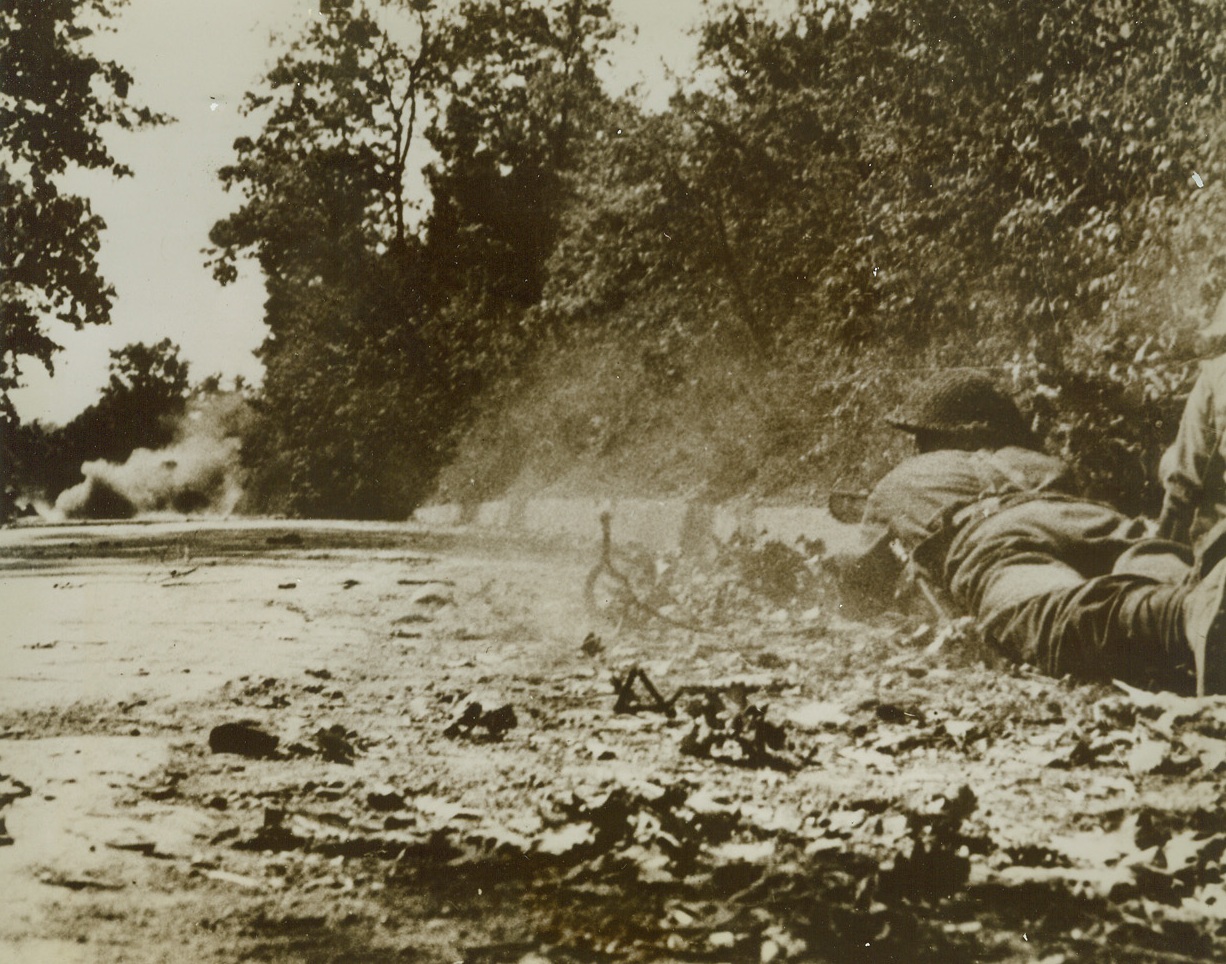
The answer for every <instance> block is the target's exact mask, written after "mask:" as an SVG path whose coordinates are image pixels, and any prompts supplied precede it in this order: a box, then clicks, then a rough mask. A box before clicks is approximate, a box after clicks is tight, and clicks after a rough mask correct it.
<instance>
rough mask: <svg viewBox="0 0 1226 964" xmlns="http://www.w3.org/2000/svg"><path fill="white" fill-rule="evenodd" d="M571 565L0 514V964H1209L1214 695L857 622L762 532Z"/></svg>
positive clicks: (272, 527) (400, 534)
mask: <svg viewBox="0 0 1226 964" xmlns="http://www.w3.org/2000/svg"><path fill="white" fill-rule="evenodd" d="M595 561H596V560H595V559H594V558H592V556H591V555H590V554H584V553H579V552H576V551H573V550H570V551H566V550H559V549H557V548H556V547H555V548H554V549H552V550H549V549H546V548H545V547H541V546H528V545H524V544H511V543H507V542H494V541H491V540H489V539H488V538H487V539H485V540H478V539H476V538H475V537H461V536H454V535H450V536H448V535H441V534H438V533H428V532H420V531H412V530H410V529H407V528H405V527H392V526H356V525H350V526H342V525H330V526H329V525H319V524H316V525H310V524H304V525H291V524H285V523H277V524H263V525H259V524H254V523H251V524H213V525H204V524H178V525H169V524H150V525H125V526H88V527H75V528H62V527H45V528H19V529H10V530H5V531H3V532H0V612H3V614H4V616H3V623H2V628H0V651H2V652H0V655H2V657H3V658H2V662H0V816H2V817H3V820H4V827H3V828H2V829H0V844H2V846H0V894H3V899H4V904H5V913H4V914H3V915H0V960H6V961H7V960H12V961H21V962H26V961H31V962H35V961H55V962H60V961H91V962H92V961H132V962H145V961H192V962H195V961H202V962H208V961H299V960H301V961H346V962H348V961H385V960H386V961H391V960H398V961H399V960H404V961H436V960H437V961H460V960H468V961H597V960H599V961H623V960H632V961H639V960H712V961H718V960H730V961H762V962H769V961H774V960H840V961H841V960H866V961H877V960H890V961H925V960H927V961H942V962H944V961H972V960H973V961H989V960H1001V961H1046V962H1056V961H1083V960H1101V961H1151V960H1152V961H1171V960H1212V959H1215V958H1216V959H1222V958H1223V957H1224V956H1226V886H1224V884H1226V882H1224V874H1223V868H1222V855H1223V852H1224V851H1226V811H1224V810H1223V798H1224V793H1223V778H1222V775H1221V774H1222V773H1223V772H1224V768H1226V703H1223V702H1216V701H1203V702H1199V703H1198V702H1197V701H1194V700H1180V699H1177V698H1174V697H1170V696H1152V695H1149V694H1143V693H1130V692H1127V691H1125V690H1123V689H1120V688H1113V687H1106V686H1072V685H1069V684H1067V683H1062V682H1059V681H1053V680H1048V679H1043V678H1039V677H1036V676H1033V675H1030V674H1028V673H1026V672H1022V671H1017V670H1010V669H1007V668H999V667H997V668H990V667H985V666H984V665H982V664H981V662H980V660H979V658H978V656H977V654H976V653H975V652H974V650H973V648H972V647H970V646H969V645H968V644H966V643H964V642H961V641H959V640H958V639H957V638H956V637H955V638H950V639H945V638H944V636H943V635H942V634H940V633H937V634H935V635H934V633H933V632H932V631H931V630H929V629H927V628H925V627H924V626H922V625H921V624H920V621H919V620H918V618H916V617H898V618H893V619H885V620H878V621H876V622H874V623H873V624H871V625H870V624H867V623H856V622H851V621H849V620H847V619H844V618H842V617H840V615H839V613H838V611H837V609H836V608H835V607H834V605H833V604H832V603H831V602H830V601H829V600H828V599H826V598H825V597H823V596H822V595H821V593H820V585H819V584H816V583H813V582H812V581H806V580H804V579H800V580H798V581H797V583H796V586H795V588H797V589H798V590H799V593H798V595H797V597H796V598H795V599H786V598H783V597H782V595H781V592H780V582H781V580H780V579H779V578H776V577H778V576H779V574H780V572H781V571H782V572H784V575H787V576H789V578H790V577H791V576H792V575H795V573H794V572H792V571H791V570H789V569H788V565H790V561H789V558H788V557H787V555H786V554H785V553H784V554H780V553H775V554H774V555H772V554H771V553H769V552H768V553H757V554H755V553H752V552H748V551H741V552H740V554H739V555H737V556H736V557H735V558H732V557H729V558H721V559H720V560H718V561H717V563H711V564H709V565H707V566H706V567H704V568H700V569H693V568H690V567H685V566H682V567H676V568H674V569H673V570H671V571H669V572H667V573H665V574H664V575H662V576H659V577H658V581H660V582H661V583H663V584H664V585H665V586H666V588H667V589H669V591H670V592H671V594H672V596H671V599H673V600H676V599H678V598H679V599H681V601H682V603H683V605H682V606H681V607H680V608H675V609H674V608H664V612H665V614H666V615H668V616H669V617H670V619H671V621H667V620H663V619H659V618H654V617H651V616H644V615H643V613H642V612H634V611H630V612H627V611H626V610H625V609H624V607H622V606H619V605H617V604H616V602H615V597H616V596H617V594H618V593H619V592H620V590H619V588H618V586H617V585H615V584H612V583H610V582H609V581H608V579H607V578H606V579H605V581H604V582H603V583H600V582H598V584H597V585H596V586H595V596H596V599H597V603H598V606H599V608H600V610H601V611H600V612H597V613H592V612H591V611H590V610H589V609H586V608H585V606H584V600H583V588H584V579H585V575H586V574H587V572H588V571H589V570H590V568H591V567H592V565H593V563H594V562H595ZM626 565H629V562H628V561H627V562H626ZM634 571H635V575H636V578H638V579H641V580H643V582H641V583H640V584H639V586H640V590H639V591H640V595H641V596H643V597H644V598H646V596H647V595H648V592H649V587H647V586H646V582H647V581H650V579H651V578H652V576H651V575H650V574H651V572H652V569H651V567H650V565H648V566H647V567H646V568H644V569H642V571H641V572H640V570H639V569H635V570H634ZM783 581H785V582H786V580H783ZM653 599H654V602H653V605H655V606H656V607H657V608H660V607H668V606H669V603H670V598H669V597H668V596H666V595H657V596H656V597H653ZM610 600H614V602H612V603H611V602H610ZM771 600H773V601H771ZM681 623H698V624H700V629H701V630H702V631H700V630H699V629H695V628H692V627H691V628H685V627H683V626H681V625H679V624H681ZM589 633H594V634H595V636H594V637H589V635H588V634H589ZM596 637H598V638H596ZM635 668H637V669H639V670H641V671H642V675H641V676H640V675H639V674H634V679H632V680H631V684H632V685H630V686H625V687H622V689H623V690H624V692H622V695H621V709H622V710H625V711H626V712H615V709H617V703H618V690H617V687H616V686H615V683H616V682H619V681H620V682H624V681H625V680H626V678H627V676H628V675H629V674H630V672H631V670H633V669H635ZM643 677H645V678H646V681H644V679H643ZM649 684H650V685H649ZM651 686H654V687H655V688H656V689H657V690H658V691H659V692H660V693H661V694H662V695H663V696H664V697H665V698H669V697H671V696H672V695H673V694H674V693H675V692H676V691H677V690H679V689H682V688H684V689H682V692H681V694H680V695H679V696H678V698H677V699H676V700H675V702H670V703H669V704H668V705H667V706H666V705H663V704H662V703H661V702H659V701H657V700H656V697H655V695H654V694H653V693H652V691H651ZM478 703H479V708H477V706H476V704H478ZM237 723H244V724H246V728H241V727H240V728H235V727H230V728H225V727H223V729H222V730H215V728H217V727H219V726H223V725H224V724H237ZM211 735H212V736H213V739H214V741H217V740H221V739H224V738H225V737H226V736H230V737H231V739H232V740H237V742H232V743H230V744H225V743H218V744H217V746H216V749H219V750H238V751H240V752H213V749H212V748H211V747H210V737H211ZM261 736H263V737H264V739H263V743H261ZM272 738H275V746H274V745H273V739H272Z"/></svg>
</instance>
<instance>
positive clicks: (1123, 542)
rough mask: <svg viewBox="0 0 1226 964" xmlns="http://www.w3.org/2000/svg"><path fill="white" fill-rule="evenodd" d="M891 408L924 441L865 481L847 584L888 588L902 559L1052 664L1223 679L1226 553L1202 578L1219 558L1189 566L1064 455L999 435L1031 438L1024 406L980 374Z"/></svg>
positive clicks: (1034, 658)
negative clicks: (869, 486)
mask: <svg viewBox="0 0 1226 964" xmlns="http://www.w3.org/2000/svg"><path fill="white" fill-rule="evenodd" d="M1010 410H1011V411H1010ZM893 422H894V424H895V425H897V426H899V427H901V428H903V429H905V430H907V431H910V432H913V433H914V434H916V437H917V439H918V440H919V441H920V443H921V448H927V449H928V451H924V452H922V453H921V454H920V455H917V456H914V457H912V458H909V459H907V460H905V461H904V462H902V463H901V464H899V465H898V466H897V467H896V468H894V469H893V470H892V471H891V472H890V473H888V474H887V475H886V476H885V477H884V478H883V479H882V480H881V481H880V482H879V483H878V485H877V486H876V488H875V489H874V491H873V493H872V494H871V495H870V497H869V500H868V504H867V506H866V510H865V516H864V523H863V536H864V543H863V546H862V548H861V550H860V551H859V552H857V553H855V554H853V555H852V556H850V557H847V558H844V559H842V560H841V561H840V563H839V565H838V568H839V569H840V571H841V572H842V573H843V574H844V576H845V577H848V578H846V579H845V582H846V583H847V584H849V585H859V586H861V587H864V586H871V587H876V589H877V590H878V591H880V589H881V587H883V586H884V585H886V584H888V583H889V582H890V581H891V579H892V577H894V576H896V575H897V574H898V569H899V563H898V561H897V560H898V559H899V557H900V556H902V557H906V558H907V559H908V560H909V561H910V562H911V563H912V564H913V565H914V567H915V569H916V571H917V572H918V573H919V574H920V576H921V578H926V579H928V580H930V581H931V582H932V583H933V584H935V585H937V586H940V587H943V588H944V589H945V590H946V591H947V592H948V594H949V596H950V597H951V598H952V599H953V601H954V602H955V603H956V604H957V605H958V606H959V608H960V609H962V610H963V611H965V612H967V613H969V614H971V615H972V616H974V617H975V619H976V622H977V624H978V625H979V627H980V629H981V630H982V632H983V634H984V637H985V639H986V640H987V641H988V642H989V643H990V644H991V645H993V646H994V647H996V648H997V649H999V650H1000V651H1001V652H1003V653H1004V654H1005V655H1007V656H1008V657H1010V658H1012V659H1014V660H1017V661H1022V662H1027V663H1032V664H1034V665H1036V666H1038V667H1040V668H1041V669H1042V670H1044V671H1045V672H1047V673H1050V674H1053V675H1064V674H1066V673H1069V674H1072V675H1075V676H1077V677H1080V678H1083V679H1110V678H1118V679H1123V680H1126V681H1128V682H1131V683H1133V684H1135V685H1146V686H1152V685H1160V686H1163V687H1169V688H1176V689H1182V688H1191V685H1192V682H1191V681H1192V680H1193V679H1196V680H1197V683H1198V684H1199V686H1200V687H1201V688H1203V687H1205V686H1208V688H1209V689H1210V690H1211V691H1214V692H1217V691H1221V690H1223V689H1226V655H1223V653H1224V651H1226V618H1224V617H1223V613H1222V598H1223V595H1224V593H1226V563H1224V564H1223V565H1220V566H1216V567H1215V568H1213V569H1212V572H1211V573H1209V574H1208V575H1206V576H1205V578H1203V579H1201V578H1200V577H1201V575H1202V573H1203V572H1204V571H1205V569H1206V568H1208V567H1210V566H1211V565H1212V563H1213V562H1215V561H1216V559H1205V560H1204V561H1203V562H1202V563H1200V564H1198V565H1199V566H1203V567H1204V568H1198V567H1197V566H1193V565H1192V559H1191V557H1190V554H1188V553H1187V551H1186V550H1185V549H1183V547H1180V546H1177V545H1175V544H1173V543H1171V542H1168V541H1165V540H1158V539H1152V538H1148V537H1147V536H1146V527H1145V524H1144V523H1143V521H1141V520H1135V519H1129V518H1127V517H1125V516H1123V515H1121V514H1120V513H1119V512H1117V511H1115V510H1114V509H1113V508H1111V507H1110V506H1106V505H1102V504H1099V503H1095V502H1088V501H1085V500H1082V499H1078V498H1077V497H1076V496H1075V495H1074V494H1073V493H1072V491H1071V486H1070V484H1069V479H1068V473H1067V471H1066V467H1065V466H1064V464H1063V463H1062V462H1061V461H1060V460H1058V459H1055V458H1052V457H1050V456H1047V455H1043V454H1041V453H1039V452H1035V451H1032V450H1030V449H1028V448H1025V447H1023V446H1019V445H1006V446H1003V447H995V446H993V445H992V444H991V439H992V438H993V437H996V438H1011V439H1013V440H1019V441H1021V440H1023V439H1022V437H1021V434H1020V430H1019V428H1018V426H1019V425H1020V424H1021V416H1020V414H1018V413H1017V409H1016V407H1015V406H1013V403H1012V401H1011V400H1009V399H1008V398H1007V396H1004V395H1003V394H1001V393H1000V392H999V391H998V390H997V389H996V388H995V387H994V386H993V385H992V383H991V382H990V381H989V380H988V379H986V378H983V377H982V376H978V375H973V374H966V373H951V374H948V375H946V376H944V377H941V378H938V379H934V381H933V382H932V383H930V384H929V386H927V387H926V388H925V389H924V390H923V391H922V392H921V393H920V396H919V397H918V398H917V399H916V400H913V402H912V404H911V405H910V406H909V411H905V412H904V415H903V416H900V417H896V418H894V419H893ZM963 444H965V445H967V447H966V448H960V447H958V446H959V445H963ZM1206 653H1207V655H1206ZM1205 659H1208V660H1209V661H1210V665H1209V667H1208V669H1207V670H1202V669H1201V668H1200V667H1199V666H1198V664H1200V663H1203V661H1204V660H1205Z"/></svg>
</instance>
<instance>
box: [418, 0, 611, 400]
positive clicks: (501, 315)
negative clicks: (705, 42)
mask: <svg viewBox="0 0 1226 964" xmlns="http://www.w3.org/2000/svg"><path fill="white" fill-rule="evenodd" d="M615 32H616V27H615V25H614V23H613V21H612V18H611V14H610V9H609V3H608V2H607V0H544V2H531V0H498V2H494V0H466V2H464V3H462V4H461V5H460V7H459V10H458V13H457V16H456V18H455V19H454V20H453V21H452V22H451V23H450V25H449V30H448V43H449V48H450V58H451V61H452V65H453V70H452V72H451V74H450V80H449V83H448V85H447V87H446V111H445V112H444V113H443V114H442V115H441V116H439V118H438V119H437V121H436V123H435V124H434V125H433V126H432V127H431V128H430V132H429V135H430V141H431V144H433V146H434V148H435V150H436V151H437V152H438V155H439V159H438V161H437V162H436V163H434V164H432V165H431V167H430V169H429V170H428V175H429V182H430V187H431V191H432V193H433V207H432V209H431V211H430V215H429V218H428V220H427V223H426V229H427V230H426V236H427V245H426V251H425V254H426V258H427V262H428V265H429V270H430V273H431V283H432V289H433V290H434V291H435V292H436V295H437V296H438V297H439V298H440V300H441V302H442V303H441V304H440V306H439V310H438V311H437V312H436V315H435V320H436V322H437V323H436V324H435V325H434V330H436V331H437V332H438V336H437V337H438V339H439V340H440V341H444V342H445V344H446V351H445V355H446V358H447V361H448V364H449V365H450V367H451V369H452V371H453V373H454V374H453V376H452V377H453V379H454V380H455V381H456V382H457V383H458V384H459V385H462V386H463V388H462V391H463V392H465V393H467V394H469V395H472V394H475V393H476V392H478V391H479V390H480V386H481V385H482V383H483V380H484V379H485V378H487V377H488V376H490V375H494V374H497V373H499V372H500V371H504V370H505V369H506V368H507V367H509V366H511V365H512V364H514V363H515V362H516V361H517V359H518V354H519V352H521V351H523V350H524V349H525V347H526V346H525V340H524V338H525V331H526V329H525V328H524V324H523V323H524V321H525V315H526V313H527V312H528V311H529V309H532V308H534V307H535V306H537V305H538V304H539V302H540V299H541V295H542V292H543V290H544V288H545V285H546V263H547V261H548V259H549V257H550V255H551V254H552V253H553V250H554V247H555V246H556V244H557V240H558V234H559V230H560V225H561V220H562V217H563V212H564V211H565V209H566V207H567V205H568V204H569V202H570V198H571V196H572V192H571V190H570V187H569V178H570V175H572V174H574V173H575V172H577V171H579V170H580V169H581V167H582V164H583V157H582V155H583V150H584V145H585V143H586V142H587V140H588V139H589V138H590V137H591V136H592V134H593V133H594V131H595V129H596V127H597V126H598V125H599V123H600V121H601V120H602V119H603V114H604V112H605V110H606V109H607V104H608V99H607V97H606V95H605V94H604V92H603V89H602V87H601V85H600V82H599V79H598V77H597V74H596V69H597V67H598V65H599V64H600V63H601V61H602V59H603V58H604V57H605V56H606V53H607V44H608V41H609V40H610V39H612V37H613V36H614V35H615ZM528 337H530V336H528Z"/></svg>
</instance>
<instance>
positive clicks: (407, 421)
mask: <svg viewBox="0 0 1226 964" xmlns="http://www.w3.org/2000/svg"><path fill="white" fill-rule="evenodd" d="M442 50H443V47H442V45H441V40H440V39H439V28H438V24H437V18H436V16H435V14H434V12H433V11H432V10H431V9H430V7H429V5H428V4H416V5H414V7H413V9H412V10H404V9H397V7H396V6H395V5H393V4H390V3H382V4H373V5H367V4H362V3H358V4H333V5H331V8H330V16H329V17H328V18H325V19H320V20H312V21H311V23H310V24H309V26H308V27H307V29H306V32H305V34H304V35H303V36H302V37H301V38H299V39H298V40H297V41H295V42H294V43H293V44H291V46H290V47H289V49H288V51H287V52H286V53H285V54H283V55H282V56H281V57H280V59H279V60H278V62H277V63H276V65H275V66H274V67H273V68H272V70H271V71H270V72H269V74H268V76H267V78H266V83H267V85H268V91H269V92H268V93H263V94H256V93H251V94H248V96H247V99H246V103H245V107H244V110H245V111H246V113H248V114H249V115H252V116H262V117H263V118H264V121H263V129H262V131H261V133H260V134H259V136H257V137H255V138H240V139H239V140H238V141H237V142H236V144H235V150H236V153H237V155H238V159H237V163H235V164H233V165H230V166H227V167H225V168H223V169H222V171H221V172H220V176H221V179H222V181H223V182H224V183H225V185H226V186H227V188H229V189H238V190H240V191H241V192H242V195H243V203H242V205H241V207H240V208H239V209H238V210H237V211H236V212H235V213H233V214H231V215H230V216H229V217H227V218H225V219H223V220H221V221H219V222H218V223H217V224H216V225H215V226H214V227H213V230H212V232H211V235H210V237H211V240H212V241H213V244H214V245H215V248H214V251H213V261H212V263H213V267H214V271H215V274H216V275H217V277H218V279H219V280H221V281H222V282H223V283H224V282H227V281H230V280H233V278H234V277H235V276H236V273H237V264H236V263H237V259H238V258H239V257H241V256H243V255H245V254H250V255H253V256H254V257H255V258H256V259H257V260H258V262H259V264H260V266H261V268H262V269H263V271H264V275H265V278H266V280H267V285H268V294H269V297H268V302H267V304H266V313H265V322H266V323H267V325H268V328H269V337H268V338H267V340H266V341H265V343H264V345H263V346H262V348H261V349H260V356H261V358H262V360H263V361H264V364H265V369H266V376H265V382H264V389H263V394H262V397H261V398H260V400H259V403H258V406H257V412H258V415H259V418H258V420H257V426H256V428H255V429H254V430H253V434H252V435H251V437H250V438H249V440H248V446H247V449H246V452H245V458H246V461H247V463H248V465H249V466H250V468H251V471H252V477H253V483H252V484H253V486H254V490H255V491H256V492H258V493H262V497H263V498H264V499H265V500H266V505H272V506H275V507H277V508H281V509H284V510H286V511H291V512H296V513H303V514H320V515H340V516H353V515H359V516H369V515H395V514H401V513H403V512H405V511H407V507H409V506H411V505H412V503H413V499H414V498H416V497H417V495H418V490H417V488H416V487H415V486H414V485H413V484H409V482H410V480H413V479H415V478H416V474H415V470H413V469H408V470H406V471H405V472H403V473H400V471H399V467H400V466H405V465H407V466H413V465H414V464H415V463H418V462H427V464H428V456H429V450H428V449H423V448H422V447H421V444H420V443H421V433H419V432H414V430H413V426H414V420H415V419H419V420H424V421H427V422H428V420H429V418H430V416H431V414H432V413H434V412H436V411H437V406H438V402H439V399H440V398H441V397H442V396H443V394H444V389H443V388H442V387H441V385H440V383H441V381H442V380H441V379H439V378H435V377H431V376H430V374H429V373H430V372H431V365H432V361H431V357H432V355H431V351H430V348H429V346H428V345H426V344H425V342H424V340H423V338H422V335H421V316H422V311H423V304H424V303H423V297H424V287H425V286H424V285H423V284H422V279H421V273H420V265H421V256H420V242H419V240H418V238H417V237H416V235H415V233H414V232H413V230H412V229H411V220H412V204H411V201H410V195H409V186H410V185H409V181H410V177H411V169H410V160H409V158H410V155H411V153H412V152H413V150H414V145H415V138H416V137H417V134H418V133H419V128H420V126H421V122H420V119H419V113H420V112H421V111H422V110H423V109H426V108H428V107H429V106H430V105H431V104H432V103H433V97H434V95H435V92H436V84H437V82H438V80H439V77H440V76H441V71H442V70H443V64H444V60H443V58H442ZM406 426H407V427H408V431H402V429H404V428H405V427H406ZM393 443H394V444H393ZM401 474H402V475H403V477H402V478H400V479H396V480H393V479H392V478H391V477H392V476H393V475H401Z"/></svg>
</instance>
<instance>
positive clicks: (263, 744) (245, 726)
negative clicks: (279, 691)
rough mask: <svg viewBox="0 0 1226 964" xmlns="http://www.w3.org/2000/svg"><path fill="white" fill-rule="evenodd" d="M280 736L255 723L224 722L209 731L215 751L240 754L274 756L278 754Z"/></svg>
mask: <svg viewBox="0 0 1226 964" xmlns="http://www.w3.org/2000/svg"><path fill="white" fill-rule="evenodd" d="M279 742H280V739H279V738H278V737H275V736H273V735H272V734H271V733H265V732H264V731H263V730H261V729H260V728H259V727H258V726H256V725H255V724H253V723H247V722H240V723H222V724H221V725H220V726H215V727H213V729H212V730H211V731H210V732H209V749H210V750H212V751H213V752H214V753H235V754H237V755H239V756H245V757H253V758H256V759H259V758H272V757H275V756H276V753H277V744H278V743H279Z"/></svg>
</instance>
